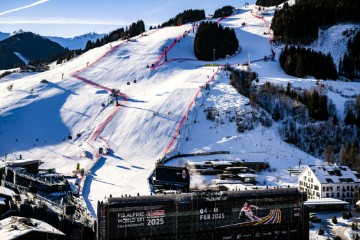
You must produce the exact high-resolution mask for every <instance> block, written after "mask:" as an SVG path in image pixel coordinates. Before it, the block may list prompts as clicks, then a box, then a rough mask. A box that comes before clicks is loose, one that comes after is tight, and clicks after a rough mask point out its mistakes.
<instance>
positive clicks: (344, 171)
mask: <svg viewBox="0 0 360 240" xmlns="http://www.w3.org/2000/svg"><path fill="white" fill-rule="evenodd" d="M309 168H310V169H311V171H312V172H313V173H314V175H315V177H316V178H317V179H318V180H319V182H320V183H324V184H327V183H359V179H358V178H357V177H356V176H355V174H354V173H353V172H352V171H351V169H350V168H349V167H347V166H309ZM305 171H307V169H306V170H305Z"/></svg>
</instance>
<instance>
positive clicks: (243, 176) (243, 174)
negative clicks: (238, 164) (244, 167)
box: [238, 173, 257, 178]
mask: <svg viewBox="0 0 360 240" xmlns="http://www.w3.org/2000/svg"><path fill="white" fill-rule="evenodd" d="M238 176H239V177H242V178H256V177H257V175H256V174H252V173H241V174H238Z"/></svg>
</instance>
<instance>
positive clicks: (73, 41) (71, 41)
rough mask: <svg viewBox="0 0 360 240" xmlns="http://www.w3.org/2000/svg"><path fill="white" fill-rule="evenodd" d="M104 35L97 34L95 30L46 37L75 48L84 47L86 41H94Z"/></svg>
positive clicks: (69, 47) (71, 48)
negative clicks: (70, 35)
mask: <svg viewBox="0 0 360 240" xmlns="http://www.w3.org/2000/svg"><path fill="white" fill-rule="evenodd" d="M104 36H105V34H97V33H95V32H91V33H87V34H84V35H81V36H76V37H72V38H62V37H47V38H48V39H50V40H51V41H53V42H56V43H58V44H60V45H61V46H62V47H64V48H68V49H70V50H75V49H84V48H85V46H86V43H87V42H88V41H92V42H95V41H96V40H97V39H99V38H102V37H104Z"/></svg>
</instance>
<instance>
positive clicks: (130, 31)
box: [34, 20, 145, 64]
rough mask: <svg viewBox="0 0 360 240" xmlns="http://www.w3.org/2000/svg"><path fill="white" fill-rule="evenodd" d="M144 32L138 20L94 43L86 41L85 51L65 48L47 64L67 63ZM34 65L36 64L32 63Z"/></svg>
mask: <svg viewBox="0 0 360 240" xmlns="http://www.w3.org/2000/svg"><path fill="white" fill-rule="evenodd" d="M143 32H145V23H144V21H142V20H138V21H137V22H136V23H135V22H134V23H132V24H131V25H129V27H126V28H125V29H124V28H119V29H116V30H114V31H112V32H110V33H109V34H108V35H106V36H104V37H102V38H99V39H97V40H96V41H95V42H92V41H91V40H89V41H87V43H86V46H85V49H84V50H82V49H77V50H69V49H68V48H66V50H65V51H64V52H63V53H59V54H57V55H54V56H52V57H50V58H49V59H48V61H47V62H53V61H56V62H57V64H60V63H62V62H63V61H69V60H70V59H72V58H74V57H76V56H78V55H81V54H82V53H84V52H87V51H89V50H90V49H93V48H97V47H101V46H103V45H105V44H107V43H110V42H114V41H117V40H119V39H127V38H131V37H134V36H137V35H139V34H141V33H143ZM34 64H37V62H36V63H34Z"/></svg>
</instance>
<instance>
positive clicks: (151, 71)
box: [0, 6, 360, 215]
mask: <svg viewBox="0 0 360 240" xmlns="http://www.w3.org/2000/svg"><path fill="white" fill-rule="evenodd" d="M252 11H253V12H252ZM269 20H271V16H267V17H266V18H265V21H269ZM265 21H264V19H262V18H260V17H258V16H256V14H255V11H254V6H249V7H248V8H246V9H241V10H240V11H239V12H238V14H236V15H234V16H231V17H228V18H225V19H224V20H222V21H220V23H221V24H223V25H224V26H229V27H231V28H234V29H235V31H236V34H237V37H238V39H239V42H240V46H241V48H240V49H239V52H238V54H235V55H234V56H232V57H229V58H228V59H222V60H219V61H217V62H216V63H217V64H219V65H223V64H225V63H229V64H231V65H232V66H233V67H236V68H240V67H241V64H243V63H246V62H247V61H248V58H249V56H250V58H251V69H252V71H255V72H257V73H258V75H259V84H262V83H265V82H266V81H268V82H272V83H275V84H280V85H284V86H286V84H287V83H288V82H291V83H292V84H293V86H295V87H300V88H311V87H314V86H316V80H315V79H298V78H294V77H291V76H288V75H286V74H284V72H283V71H282V69H281V68H280V66H279V63H278V62H277V61H266V62H265V61H263V59H264V56H268V55H271V54H272V48H271V45H270V43H269V35H268V34H264V32H265V33H267V32H268V31H269V29H268V28H267V27H266V25H265V24H268V22H265ZM244 22H245V23H246V24H245V25H244V26H243V23H244ZM191 29H192V26H191V25H190V24H185V25H183V26H179V27H166V28H162V29H156V30H152V31H149V32H147V33H146V34H144V36H138V37H135V38H133V39H132V40H131V41H128V42H123V41H117V42H113V43H111V44H107V45H104V46H102V47H99V48H95V49H92V50H90V51H88V52H86V53H84V54H83V55H81V56H78V57H77V58H74V59H72V60H71V61H69V62H67V63H64V64H62V65H57V66H55V67H53V68H52V69H51V70H49V71H47V72H43V73H39V74H36V75H32V76H28V77H26V78H23V79H21V81H20V80H16V81H11V80H9V81H6V82H2V81H0V91H1V93H2V101H0V139H1V144H0V156H1V159H4V156H5V155H7V159H8V160H9V159H11V158H12V159H14V158H18V157H19V155H20V154H21V155H22V157H23V158H33V159H41V160H42V161H44V164H43V165H42V166H41V167H42V168H56V170H57V171H59V172H62V173H64V174H67V175H68V174H71V173H72V170H74V169H75V167H76V164H77V163H80V165H81V168H86V169H88V170H89V175H88V177H87V178H86V182H85V185H84V189H83V197H84V199H85V201H86V202H87V204H88V207H89V210H90V211H91V212H92V213H93V214H94V215H96V212H95V211H96V204H97V201H98V200H101V199H103V198H104V197H106V196H109V195H110V194H112V195H113V196H119V195H122V194H131V195H136V194H137V193H140V194H148V193H149V185H148V182H147V178H148V176H149V175H150V173H151V172H152V171H153V169H154V166H155V162H156V161H157V160H158V159H160V158H162V157H164V155H171V154H175V153H178V152H181V153H192V152H199V151H214V150H228V151H230V152H231V154H230V155H229V156H227V158H228V159H245V160H248V161H268V162H269V163H270V165H271V168H272V170H271V172H263V173H261V175H260V178H259V181H260V182H261V183H263V184H267V185H288V184H296V181H297V179H296V177H290V176H289V173H288V172H287V171H286V170H287V169H288V168H290V167H296V166H298V165H299V162H300V163H301V164H302V165H305V164H315V163H316V162H317V160H316V159H315V158H313V157H311V156H309V155H307V154H305V153H303V152H302V151H300V150H299V149H297V148H295V147H293V146H291V145H289V144H287V143H285V142H283V141H282V140H281V139H280V137H278V136H279V135H278V133H277V131H276V123H274V124H273V127H271V128H266V127H263V126H262V125H261V124H258V125H256V127H255V129H254V130H251V131H245V132H243V133H239V132H237V130H236V125H235V123H234V122H232V121H231V120H230V119H231V116H233V115H234V114H235V113H236V112H238V113H239V114H249V115H257V114H260V113H261V110H260V109H257V108H256V107H255V106H251V105H249V104H248V103H249V100H248V99H247V98H245V97H243V96H241V95H239V94H238V93H237V92H236V91H235V90H234V88H232V87H231V86H230V85H229V76H228V75H226V74H227V73H226V72H225V71H224V70H221V69H220V68H218V67H216V66H212V67H206V66H205V64H207V62H201V61H197V60H196V59H195V56H194V53H193V41H194V36H195V33H193V32H192V31H191ZM189 30H190V31H189ZM186 31H189V33H188V34H185V35H184V33H185V32H186ZM176 39H177V41H175V40H176ZM163 46H167V47H168V51H167V58H168V61H167V62H164V52H163V50H162V48H163ZM320 47H321V46H320ZM275 50H278V49H275ZM152 64H154V65H153V67H152ZM44 80H46V81H44ZM11 83H12V84H13V90H12V91H9V90H7V87H8V86H9V84H11ZM206 83H210V85H211V89H210V91H206V90H205V88H204V86H205V84H206ZM324 84H325V86H326V87H328V88H329V89H330V87H331V89H333V90H332V91H329V96H330V97H331V98H332V99H334V102H336V103H338V104H339V105H341V103H342V102H343V101H344V99H345V98H344V97H342V95H341V93H344V92H352V93H354V92H355V93H356V92H357V93H358V92H360V84H359V83H344V82H334V81H326V82H324ZM112 89H118V90H119V91H120V94H119V95H120V97H119V106H116V104H115V102H116V99H115V97H111V96H110V94H109V93H110V92H111V90H112ZM336 90H338V91H336ZM206 107H216V108H218V110H219V112H220V113H221V118H220V119H219V121H218V122H214V121H209V120H207V119H206V113H205V112H204V110H205V108H206ZM339 109H340V110H339ZM338 110H339V111H341V108H340V106H339V108H338ZM186 139H188V140H186ZM99 147H108V148H110V149H111V150H112V152H111V153H110V154H108V155H103V156H100V157H99V155H98V151H99ZM224 158H225V156H224ZM170 164H172V165H179V164H184V162H172V163H170ZM90 170H91V171H90ZM274 171H275V172H274ZM278 176H279V177H278Z"/></svg>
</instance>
